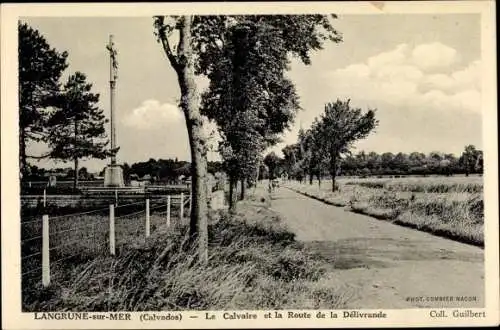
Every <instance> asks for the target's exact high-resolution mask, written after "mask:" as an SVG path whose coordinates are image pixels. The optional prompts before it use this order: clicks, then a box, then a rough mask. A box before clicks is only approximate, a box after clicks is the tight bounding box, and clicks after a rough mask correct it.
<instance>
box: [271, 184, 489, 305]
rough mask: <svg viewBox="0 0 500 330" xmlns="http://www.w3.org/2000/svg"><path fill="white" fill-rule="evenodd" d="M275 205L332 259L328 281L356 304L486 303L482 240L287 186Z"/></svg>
mask: <svg viewBox="0 0 500 330" xmlns="http://www.w3.org/2000/svg"><path fill="white" fill-rule="evenodd" d="M271 207H272V209H274V210H275V211H277V212H278V213H280V214H281V215H282V217H283V221H284V222H285V223H286V224H287V226H288V227H289V229H290V230H291V231H292V232H294V233H295V234H296V238H297V239H298V240H299V241H302V242H303V243H304V244H305V246H306V247H307V248H309V249H311V250H313V251H315V252H317V253H319V254H320V255H322V256H323V257H324V258H326V259H327V260H329V261H331V263H330V264H331V265H332V271H331V272H330V273H329V276H328V278H327V279H326V280H328V281H331V283H332V285H335V286H339V285H342V286H347V287H348V289H349V291H350V292H352V293H353V300H352V303H351V304H350V306H349V308H365V309H366V308H374V309H375V308H411V307H429V308H434V307H435V308H439V307H463V308H468V307H482V306H483V305H484V263H483V250H482V249H480V248H478V247H475V246H471V245H467V244H463V243H459V242H455V241H451V240H447V239H444V238H440V237H436V236H433V235H430V234H427V233H424V232H420V231H418V230H414V229H409V228H405V227H401V226H398V225H394V224H391V223H389V222H386V221H381V220H377V219H374V218H371V217H369V216H365V215H361V214H356V213H352V212H348V211H344V210H343V209H342V208H340V207H335V206H331V205H327V204H325V203H323V202H320V201H317V200H314V199H312V198H309V197H306V196H303V195H301V194H298V193H296V192H293V191H291V190H289V189H287V188H283V187H282V188H279V189H278V190H277V191H276V192H274V193H273V194H272V197H271ZM409 297H424V299H423V300H413V301H410V300H408V299H407V298H409ZM433 297H452V298H453V299H452V301H449V298H448V301H435V300H434V301H431V299H432V298H433ZM457 297H465V299H466V300H467V301H457Z"/></svg>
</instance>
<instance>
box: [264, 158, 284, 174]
mask: <svg viewBox="0 0 500 330" xmlns="http://www.w3.org/2000/svg"><path fill="white" fill-rule="evenodd" d="M280 160H281V159H280V158H279V157H278V155H276V153H275V152H274V151H271V152H270V153H268V154H267V155H266V157H264V164H265V165H266V166H267V168H268V169H269V180H272V179H275V178H276V176H277V174H278V173H277V170H278V166H279V164H280Z"/></svg>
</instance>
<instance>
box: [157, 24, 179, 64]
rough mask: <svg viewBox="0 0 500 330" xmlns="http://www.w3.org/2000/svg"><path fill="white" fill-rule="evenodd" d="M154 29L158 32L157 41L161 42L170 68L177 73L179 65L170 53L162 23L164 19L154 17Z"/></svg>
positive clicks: (164, 26) (165, 29)
mask: <svg viewBox="0 0 500 330" xmlns="http://www.w3.org/2000/svg"><path fill="white" fill-rule="evenodd" d="M156 20H157V21H156V27H157V30H158V39H159V40H160V41H161V45H162V47H163V51H164V52H165V54H166V55H167V58H168V60H169V61H170V64H171V65H172V67H173V68H174V69H175V70H176V71H178V69H179V63H178V60H177V57H176V56H175V55H174V53H173V52H172V48H171V47H170V43H169V42H168V35H167V26H166V25H165V23H164V17H163V16H161V17H156Z"/></svg>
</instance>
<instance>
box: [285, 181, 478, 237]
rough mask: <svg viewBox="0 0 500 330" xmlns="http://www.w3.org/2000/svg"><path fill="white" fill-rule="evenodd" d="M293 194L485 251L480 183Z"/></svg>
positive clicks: (313, 188)
mask: <svg viewBox="0 0 500 330" xmlns="http://www.w3.org/2000/svg"><path fill="white" fill-rule="evenodd" d="M289 188H291V189H293V190H295V191H296V192H299V193H302V194H304V195H306V196H309V197H312V198H315V199H318V200H321V201H323V202H325V203H328V204H331V205H335V206H341V207H345V208H346V209H347V210H349V211H352V212H356V213H360V214H365V215H369V216H372V217H374V218H377V219H381V220H388V221H391V222H393V223H396V224H399V225H403V226H407V227H411V228H415V229H418V230H422V231H426V232H429V233H432V234H435V235H438V236H443V237H447V238H450V239H454V240H457V241H460V242H464V243H468V244H473V245H476V246H481V247H482V246H484V202H483V194H482V192H481V190H482V189H481V188H480V187H479V185H478V183H474V184H471V185H467V184H465V183H460V184H457V183H454V182H450V183H449V184H448V186H447V185H446V183H443V182H436V183H432V182H425V183H422V184H421V185H419V183H418V182H410V183H408V184H407V183H405V182H383V181H375V180H374V181H373V182H371V181H364V182H363V181H360V182H356V181H346V182H343V183H341V184H340V185H339V190H338V191H336V192H331V191H329V188H330V185H328V183H325V184H323V185H322V187H318V185H304V184H298V183H290V184H289Z"/></svg>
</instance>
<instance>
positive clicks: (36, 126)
mask: <svg viewBox="0 0 500 330" xmlns="http://www.w3.org/2000/svg"><path fill="white" fill-rule="evenodd" d="M18 42H19V46H18V57H19V68H18V70H19V71H18V72H19V157H20V167H21V172H22V173H25V172H26V170H27V168H28V167H27V158H30V157H31V158H44V157H47V156H48V155H43V156H39V155H27V151H26V148H27V145H28V143H29V142H30V141H34V142H40V141H45V139H46V134H47V130H46V129H45V127H46V121H47V113H46V111H45V110H46V109H47V108H49V107H51V106H52V105H53V104H54V98H53V96H54V95H57V92H58V90H59V87H60V83H59V79H60V78H61V75H62V73H63V71H64V70H65V69H66V67H67V66H68V64H67V63H66V59H67V56H68V53H67V52H59V51H57V50H56V49H54V48H51V46H50V45H49V44H48V42H47V40H46V39H45V37H43V36H42V35H41V34H40V33H39V32H38V31H37V30H35V29H33V28H31V27H30V26H29V25H27V24H26V23H21V22H19V24H18Z"/></svg>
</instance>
